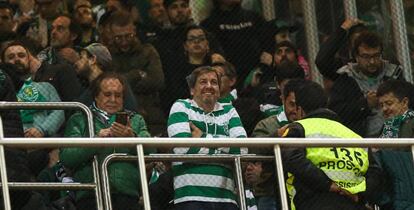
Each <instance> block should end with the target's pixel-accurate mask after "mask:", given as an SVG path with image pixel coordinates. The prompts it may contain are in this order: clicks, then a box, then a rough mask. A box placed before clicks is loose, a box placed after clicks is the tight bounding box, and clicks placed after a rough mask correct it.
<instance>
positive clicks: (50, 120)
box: [2, 44, 64, 138]
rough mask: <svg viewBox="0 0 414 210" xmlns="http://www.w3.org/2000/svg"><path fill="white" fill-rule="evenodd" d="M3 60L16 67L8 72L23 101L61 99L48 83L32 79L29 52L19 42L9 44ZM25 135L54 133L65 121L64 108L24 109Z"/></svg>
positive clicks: (41, 135) (38, 135)
mask: <svg viewBox="0 0 414 210" xmlns="http://www.w3.org/2000/svg"><path fill="white" fill-rule="evenodd" d="M2 60H3V61H4V62H5V63H8V64H12V65H14V66H15V71H9V72H7V73H8V74H9V75H10V76H11V78H12V80H13V82H14V83H15V86H16V89H17V90H18V93H17V99H18V101H22V102H48V101H50V102H51V101H60V98H59V95H58V94H57V92H56V89H55V88H54V87H53V86H52V85H51V84H50V83H47V82H33V81H32V78H31V74H30V54H29V53H28V51H27V50H26V49H25V48H24V47H22V46H21V45H17V44H10V45H9V46H7V47H6V48H5V49H4V51H3V56H2ZM20 116H21V118H22V122H23V129H24V134H25V137H32V138H33V137H44V136H52V135H54V134H55V133H56V132H57V130H58V129H59V127H60V126H61V125H62V123H63V121H64V114H63V111H61V110H39V111H38V110H33V111H32V110H22V111H21V113H20Z"/></svg>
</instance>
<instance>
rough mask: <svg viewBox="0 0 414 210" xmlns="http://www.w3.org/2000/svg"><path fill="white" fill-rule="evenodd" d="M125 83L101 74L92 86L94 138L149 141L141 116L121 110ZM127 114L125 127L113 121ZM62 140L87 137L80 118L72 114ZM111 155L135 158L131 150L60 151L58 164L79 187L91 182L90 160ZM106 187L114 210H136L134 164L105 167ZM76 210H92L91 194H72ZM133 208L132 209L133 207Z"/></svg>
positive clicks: (120, 79)
mask: <svg viewBox="0 0 414 210" xmlns="http://www.w3.org/2000/svg"><path fill="white" fill-rule="evenodd" d="M125 85H126V82H125V80H124V78H123V77H122V76H120V75H119V74H116V73H114V72H105V73H103V74H101V75H100V76H99V77H98V78H97V79H96V80H95V81H94V84H93V90H92V92H93V95H94V98H95V101H94V103H93V105H92V106H91V110H92V112H93V117H94V126H95V135H96V136H97V137H149V136H150V134H149V133H148V130H147V127H146V125H145V121H144V119H143V118H142V117H141V115H139V114H136V113H134V112H131V111H128V110H125V109H124V108H123V107H124V106H123V105H124V95H125V94H124V93H125V88H124V87H125ZM121 111H122V112H126V113H127V116H128V118H127V120H126V122H125V125H124V124H122V123H120V121H118V120H116V118H117V117H116V116H117V115H119V112H121ZM65 136H66V137H87V136H88V132H87V120H86V118H85V117H84V116H83V115H82V114H80V113H76V114H74V115H73V116H72V117H71V118H70V119H69V121H68V123H67V126H66V130H65ZM112 153H128V154H136V150H135V149H134V148H64V149H62V150H61V153H60V160H61V161H62V162H63V164H64V166H65V167H67V168H70V169H72V170H73V171H74V176H73V178H74V180H75V181H79V182H82V183H85V182H92V180H93V174H92V167H91V163H92V159H93V156H94V155H97V156H98V160H99V161H102V160H103V159H104V158H105V157H106V156H108V155H109V154H112ZM108 173H109V183H110V187H111V193H112V206H113V208H114V209H123V210H128V209H131V210H136V209H140V207H139V206H138V199H139V190H138V186H139V179H140V178H139V173H138V169H137V166H136V164H133V163H126V162H115V163H112V164H111V165H109V167H108ZM76 198H77V208H78V209H96V206H95V198H94V196H93V194H92V193H89V194H88V193H87V192H85V191H79V192H77V194H76ZM134 203H135V204H137V205H133V204H134Z"/></svg>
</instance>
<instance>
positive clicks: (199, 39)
mask: <svg viewBox="0 0 414 210" xmlns="http://www.w3.org/2000/svg"><path fill="white" fill-rule="evenodd" d="M206 40H207V38H206V37H205V36H190V37H188V38H187V42H190V43H198V42H203V41H206Z"/></svg>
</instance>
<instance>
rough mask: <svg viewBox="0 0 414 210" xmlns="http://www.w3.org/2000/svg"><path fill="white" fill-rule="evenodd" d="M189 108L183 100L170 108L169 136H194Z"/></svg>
mask: <svg viewBox="0 0 414 210" xmlns="http://www.w3.org/2000/svg"><path fill="white" fill-rule="evenodd" d="M186 110H187V108H186V107H185V105H184V103H183V102H180V101H177V102H175V103H174V104H173V105H172V107H171V110H170V116H169V117H168V128H167V131H168V136H169V137H192V136H191V130H190V124H189V118H188V113H187V111H186Z"/></svg>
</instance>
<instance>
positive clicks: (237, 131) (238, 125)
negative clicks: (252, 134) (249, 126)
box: [229, 107, 247, 138]
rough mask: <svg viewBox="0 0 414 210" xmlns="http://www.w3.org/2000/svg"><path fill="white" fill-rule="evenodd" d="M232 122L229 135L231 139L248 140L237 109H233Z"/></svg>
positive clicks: (231, 113)
mask: <svg viewBox="0 0 414 210" xmlns="http://www.w3.org/2000/svg"><path fill="white" fill-rule="evenodd" d="M229 114H230V121H229V133H230V137H231V138H246V137H247V133H246V130H244V128H243V124H242V122H241V120H240V116H239V114H238V113H237V111H236V109H235V108H234V107H233V108H232V109H231V110H230V113H229Z"/></svg>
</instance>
